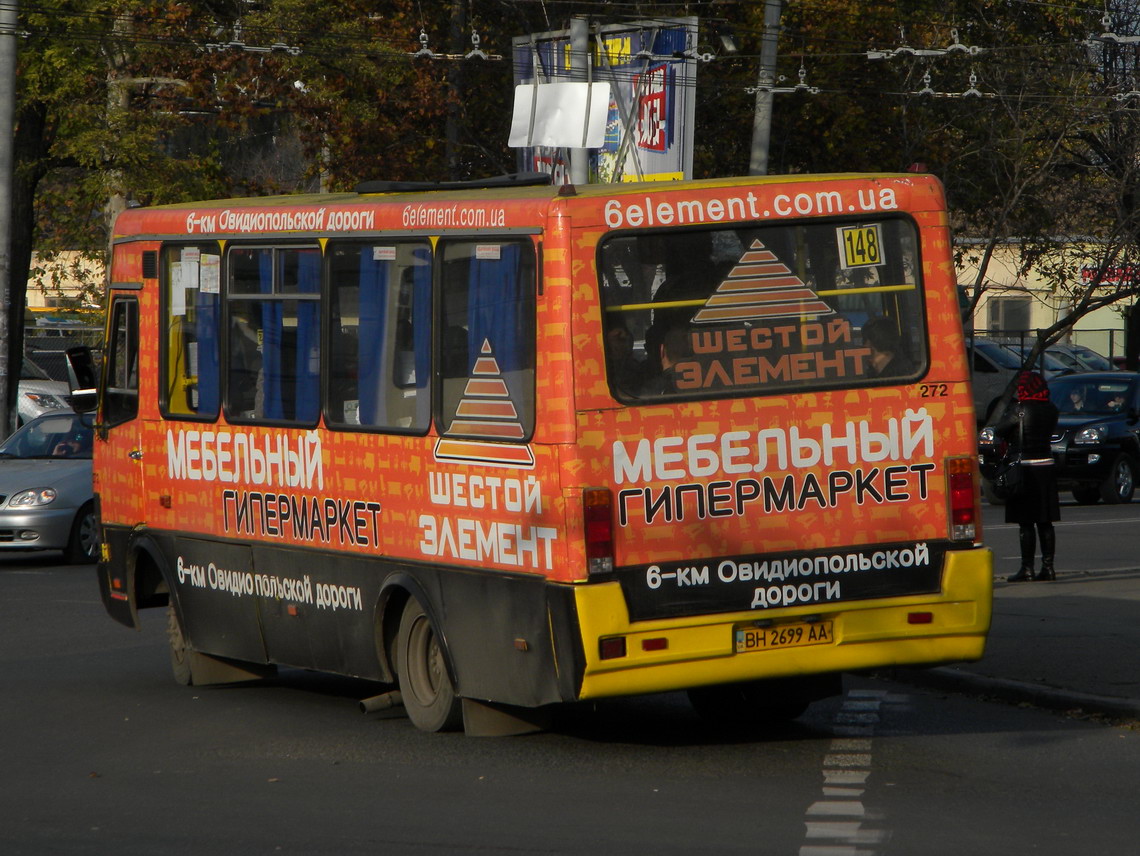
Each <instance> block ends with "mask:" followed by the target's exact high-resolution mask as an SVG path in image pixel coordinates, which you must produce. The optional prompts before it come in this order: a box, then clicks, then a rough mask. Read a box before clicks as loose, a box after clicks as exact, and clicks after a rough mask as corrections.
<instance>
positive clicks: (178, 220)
mask: <svg viewBox="0 0 1140 856" xmlns="http://www.w3.org/2000/svg"><path fill="white" fill-rule="evenodd" d="M799 185H814V186H815V187H816V188H817V191H816V192H819V193H826V192H830V189H831V188H836V189H841V188H842V187H844V186H847V187H848V188H849V189H850V191H851V193H852V195H853V194H854V193H855V192H856V191H857V190H858V189H860V188H861V189H863V190H864V192H865V193H868V192H869V191H870V189H871V188H874V187H876V186H877V187H879V188H884V187H889V188H892V192H893V193H895V194H897V195H898V196H901V195H902V191H903V190H905V192H906V197H907V200H912V199H913V201H914V202H918V198H917V197H915V196H914V194H915V193H918V194H919V196H922V197H925V198H924V199H923V200H922V202H921V204H920V205H919V207H921V208H927V207H929V205H930V203H931V202H935V203H936V204H937V205H939V206H940V205H941V204H942V188H941V183H940V182H939V181H938V179H937V178H935V177H934V176H930V175H919V174H915V173H835V174H802V175H774V176H746V177H729V178H710V179H699V180H694V181H661V182H623V183H617V184H586V185H564V186H553V185H549V184H544V185H532V184H523V185H508V186H471V187H468V186H463V185H462V184H461V183H446V184H444V185H442V189H438V190H427V189H415V190H410V189H406V188H408V187H410V186H411V185H409V184H407V183H404V182H396V183H378V182H367V183H365V184H363V185H361V186H360V187H361V189H363V190H369V189H372V188H380V189H381V190H382V191H383V192H364V193H362V192H355V191H349V192H337V193H309V194H290V195H279V196H251V197H237V198H232V199H215V200H205V201H193V202H178V203H171V204H168V205H157V206H153V207H148V208H132V209H129V210H127V211H125V212H123V214H121V215H120V216H119V219H118V220H117V222H116V225H115V230H114V231H115V237H116V239H119V240H122V239H137V238H138V237H140V236H202V237H205V236H207V235H211V236H221V235H233V234H239V235H269V234H275V235H281V234H282V233H292V234H297V233H321V234H337V233H345V232H353V233H356V232H370V231H397V230H398V231H422V230H425V229H426V230H429V231H431V230H434V229H437V228H438V229H451V228H466V229H472V228H475V229H495V228H505V229H518V228H523V227H531V228H533V227H535V226H537V225H539V224H540V223H541V222H542V221H543V220H544V219H545V217H546V216H548V215H549V212H550V209H551V206H552V203H554V202H556V201H568V200H571V199H578V200H597V199H600V198H607V199H614V198H619V197H629V196H641V197H644V196H645V195H647V194H667V195H669V196H670V197H677V196H681V195H691V196H693V197H694V198H700V197H703V196H705V195H706V194H708V195H709V197H710V198H713V197H714V196H715V194H716V193H717V191H721V190H725V189H731V188H742V187H746V188H755V189H757V190H758V191H759V190H760V189H763V188H769V189H772V191H773V192H776V191H775V188H789V192H790V193H792V194H793V195H794V194H795V193H797V192H806V191H795V190H792V189H791V188H794V187H796V186H799ZM593 205H597V202H593ZM892 207H895V208H899V209H901V210H909V209H910V208H911V206H910V204H909V203H908V204H903V203H902V202H900V203H899V204H897V205H894V206H891V205H886V206H882V205H877V204H876V205H874V206H871V207H868V206H867V205H866V204H863V205H862V206H861V207H858V208H857V207H856V205H855V204H854V202H847V201H845V202H844V206H843V207H842V208H838V207H835V206H832V207H831V210H828V211H822V212H821V211H811V212H809V211H807V210H797V211H794V212H791V211H789V212H788V214H781V215H780V216H781V217H783V216H790V215H791V214H793V213H794V214H797V215H801V216H802V215H807V214H811V213H830V214H843V213H848V212H855V211H857V210H858V211H859V212H860V213H863V212H873V211H879V210H889V209H890V208H892ZM366 212H371V213H366ZM449 212H450V213H449ZM767 216H768V215H767V212H760V211H759V210H757V211H756V212H755V217H754V218H753V219H766V218H767ZM648 219H649V220H650V221H652V219H653V218H652V217H650V218H648ZM724 219H725V218H722V217H715V216H714V217H710V218H708V220H707V224H711V223H714V222H724ZM727 219H729V220H732V219H736V218H734V217H729V218H727ZM745 219H748V218H745ZM625 225H634V226H636V225H638V224H637V223H627V224H625ZM643 225H662V226H664V225H671V224H669V223H666V222H657V223H654V222H647V223H644V224H643ZM672 225H677V224H675V223H674V224H672ZM690 225H697V223H690Z"/></svg>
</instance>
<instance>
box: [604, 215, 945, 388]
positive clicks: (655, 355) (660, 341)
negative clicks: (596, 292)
mask: <svg viewBox="0 0 1140 856" xmlns="http://www.w3.org/2000/svg"><path fill="white" fill-rule="evenodd" d="M920 270H921V260H920V259H919V255H918V236H917V233H916V230H915V227H914V225H913V223H912V222H911V221H910V220H908V219H904V218H892V219H881V220H875V221H863V220H860V221H851V222H835V221H830V222H827V223H811V224H804V223H796V224H787V223H781V224H779V225H771V226H749V227H743V228H731V229H718V230H700V231H696V230H685V231H678V230H675V231H659V232H640V233H637V234H631V235H615V236H613V237H611V238H609V239H608V240H606V241H605V242H604V243H603V244H602V245H601V247H600V249H599V271H600V277H599V279H600V282H601V290H602V305H603V311H604V331H605V337H606V363H607V374H608V376H609V380H610V386H611V389H612V390H613V392H614V395H615V396H616V397H617V398H619V399H620V400H623V401H627V402H630V403H637V402H649V401H659V400H661V399H668V398H709V397H735V396H744V395H764V394H769V393H783V392H787V391H789V390H793V389H794V390H805V389H817V388H819V389H825V388H835V387H846V386H853V385H856V386H857V385H865V384H866V385H871V384H881V383H888V382H895V383H897V382H900V381H903V380H913V379H915V378H918V377H920V376H921V375H922V374H923V373H924V371H925V368H926V365H927V345H926V329H925V324H924V318H923V303H922V287H921V281H920V278H919V272H920Z"/></svg>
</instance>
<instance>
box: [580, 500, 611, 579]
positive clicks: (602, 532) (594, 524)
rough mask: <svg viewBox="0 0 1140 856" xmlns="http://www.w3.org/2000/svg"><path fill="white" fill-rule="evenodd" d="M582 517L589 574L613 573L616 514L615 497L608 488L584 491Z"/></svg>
mask: <svg viewBox="0 0 1140 856" xmlns="http://www.w3.org/2000/svg"><path fill="white" fill-rule="evenodd" d="M582 517H583V520H584V521H585V533H584V534H585V537H586V561H587V573H589V574H601V573H605V572H607V571H612V570H613V569H614V514H613V496H612V495H611V494H610V491H609V489H608V488H604V487H588V488H586V489H585V490H584V491H582Z"/></svg>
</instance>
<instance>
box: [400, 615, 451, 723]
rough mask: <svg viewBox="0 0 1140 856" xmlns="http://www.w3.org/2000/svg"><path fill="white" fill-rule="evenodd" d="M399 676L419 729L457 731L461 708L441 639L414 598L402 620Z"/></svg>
mask: <svg viewBox="0 0 1140 856" xmlns="http://www.w3.org/2000/svg"><path fill="white" fill-rule="evenodd" d="M396 675H397V677H398V679H399V681H400V695H401V696H402V697H403V700H404V709H405V710H406V711H407V713H408V718H409V719H410V720H411V721H412V724H413V725H414V726H416V728H419V729H420V730H421V731H454V730H456V729H458V728H459V727H460V726H461V725H462V723H463V715H462V708H461V707H460V703H459V699H458V697H456V695H455V686H454V685H453V684H452V682H451V676H450V675H449V674H448V672H447V663H446V662H445V660H444V653H443V648H442V647H441V646H440V644H439V637H438V636H437V635H436V632H435V628H434V627H432V624H431V619H429V618H428V616H427V613H425V612H424V608H423V607H422V606H421V605H420V603H419V601H417V600H416V599H415V598H412V599H410V600H409V601H408V603H407V606H405V607H404V614H403V615H402V616H401V618H400V630H399V636H398V641H397V644H396Z"/></svg>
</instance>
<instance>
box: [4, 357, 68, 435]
mask: <svg viewBox="0 0 1140 856" xmlns="http://www.w3.org/2000/svg"><path fill="white" fill-rule="evenodd" d="M70 392H71V390H70V389H69V388H68V386H67V383H66V382H64V381H58V380H52V379H51V377H50V376H49V375H48V373H47V372H45V371H44V370H43V369H41V368H40V367H39V366H38V365H36V364H35V363H34V362H32V361H31V360H30V359H28V358H27V357H24V363H23V366H22V367H21V369H20V389H19V395H18V399H19V404H18V407H17V410H18V414H19V415H18V423H19V424H20V425H23V424H24V423H25V422H29V421H31V420H32V419H35V418H36V417H37V416H42V415H43V414H44V413H50V412H51V411H53V410H70V409H71V407H70V406H69V405H68V403H67V396H68V395H69V394H70Z"/></svg>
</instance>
